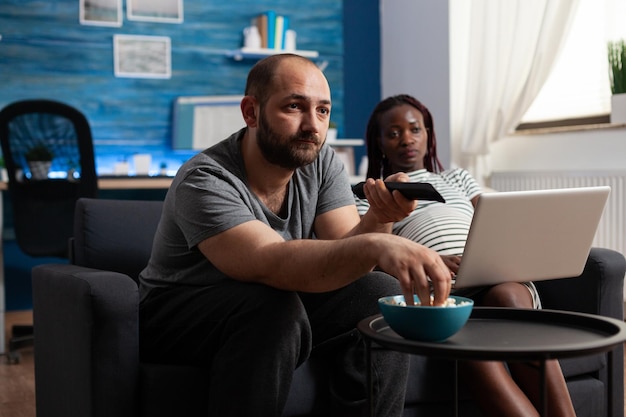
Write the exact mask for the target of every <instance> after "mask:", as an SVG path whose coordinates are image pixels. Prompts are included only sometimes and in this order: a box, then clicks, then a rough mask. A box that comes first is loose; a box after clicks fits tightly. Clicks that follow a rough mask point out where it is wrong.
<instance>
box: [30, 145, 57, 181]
mask: <svg viewBox="0 0 626 417" xmlns="http://www.w3.org/2000/svg"><path fill="white" fill-rule="evenodd" d="M24 158H25V159H26V162H27V163H28V167H29V169H30V175H31V179H33V180H43V179H46V178H48V172H49V171H50V166H51V165H52V159H53V158H54V153H53V152H52V150H51V149H50V148H48V146H46V144H45V143H43V142H37V143H35V144H34V145H33V146H31V147H30V148H28V149H27V150H26V153H25V154H24Z"/></svg>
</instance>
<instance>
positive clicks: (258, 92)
mask: <svg viewBox="0 0 626 417" xmlns="http://www.w3.org/2000/svg"><path fill="white" fill-rule="evenodd" d="M286 59H297V60H299V61H301V62H306V63H307V64H310V65H313V66H315V64H314V63H313V61H311V60H310V59H308V58H305V57H302V56H300V55H295V54H289V53H286V54H276V55H271V56H269V57H267V58H263V59H262V60H260V61H259V62H257V63H256V64H255V65H254V66H253V67H252V69H251V70H250V73H249V74H248V80H247V82H246V89H245V93H244V94H245V95H247V96H254V97H256V99H257V100H258V102H259V104H265V103H266V102H267V100H268V99H269V95H270V91H271V88H272V86H273V83H274V74H275V73H276V69H277V68H278V66H279V65H280V64H281V63H282V62H283V61H284V60H286ZM316 68H317V67H316Z"/></svg>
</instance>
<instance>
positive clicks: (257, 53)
mask: <svg viewBox="0 0 626 417" xmlns="http://www.w3.org/2000/svg"><path fill="white" fill-rule="evenodd" d="M282 53H292V54H296V55H300V56H303V57H306V58H317V57H318V56H319V52H317V51H304V50H293V51H288V50H285V49H270V48H245V47H244V48H239V49H234V50H232V51H228V52H227V53H226V56H228V57H229V58H232V59H234V60H235V61H241V60H243V59H262V58H265V57H267V56H270V55H276V54H282Z"/></svg>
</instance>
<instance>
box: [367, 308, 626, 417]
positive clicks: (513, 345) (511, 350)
mask: <svg viewBox="0 0 626 417" xmlns="http://www.w3.org/2000/svg"><path fill="white" fill-rule="evenodd" d="M357 328H358V329H359V331H360V332H361V334H362V335H363V337H364V338H365V340H366V342H367V364H368V368H369V370H368V384H369V387H370V388H369V389H370V395H369V399H370V410H371V412H372V413H373V411H374V407H372V402H371V399H372V378H371V349H372V346H371V345H372V343H373V342H375V343H377V344H378V345H380V346H382V347H383V348H387V349H392V350H396V351H399V352H405V353H410V354H419V355H426V356H432V357H439V358H444V359H452V360H454V361H456V360H459V359H470V360H502V361H539V362H540V375H541V377H540V379H541V380H540V384H541V385H540V387H541V392H542V397H541V400H542V404H543V410H539V412H540V414H541V415H543V416H545V415H547V401H546V387H545V361H546V360H548V359H561V358H570V357H575V356H585V355H591V354H594V353H603V352H608V360H607V371H608V372H609V381H611V376H610V373H611V372H612V371H613V349H614V348H615V347H616V346H618V345H620V344H621V343H624V341H625V340H626V323H624V322H623V321H620V320H616V319H613V318H609V317H603V316H597V315H592V314H583V313H572V312H565V311H557V310H518V309H513V308H486V307H474V309H473V311H472V315H471V316H470V319H469V320H468V322H467V324H466V325H465V326H464V327H463V328H462V329H461V330H460V331H459V332H458V333H456V334H455V335H453V336H452V337H450V338H449V339H448V340H446V341H445V342H441V343H435V342H418V341H412V340H408V339H404V338H402V337H401V336H398V334H396V333H395V332H394V331H393V330H391V328H390V327H389V325H387V323H386V322H385V320H384V319H383V317H382V316H381V315H380V314H378V315H376V316H371V317H368V318H366V319H364V320H362V321H361V322H359V324H358V325H357ZM455 385H456V383H455ZM456 392H457V391H456V386H455V393H456ZM611 392H612V391H611V387H610V386H609V387H607V393H608V398H607V414H608V415H609V416H610V414H611V410H612V409H613V407H612V402H613V397H612V395H611ZM457 399H458V398H457ZM454 407H455V415H458V409H457V404H456V401H455V404H454ZM372 415H373V414H372Z"/></svg>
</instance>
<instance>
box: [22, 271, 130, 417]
mask: <svg viewBox="0 0 626 417" xmlns="http://www.w3.org/2000/svg"><path fill="white" fill-rule="evenodd" d="M32 277H33V320H34V325H35V388H36V393H37V395H36V402H37V404H36V406H37V416H38V417H57V416H82V417H100V416H102V417H104V416H116V417H127V416H128V417H130V416H134V415H136V410H137V397H138V387H137V380H138V369H139V357H138V352H139V347H138V304H139V295H138V289H137V285H136V284H135V282H134V281H133V280H132V279H131V278H130V277H128V276H126V275H123V274H120V273H115V272H107V271H101V270H96V269H90V268H84V267H80V266H76V265H67V264H64V265H60V264H45V265H39V266H36V267H34V268H33V275H32Z"/></svg>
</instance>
